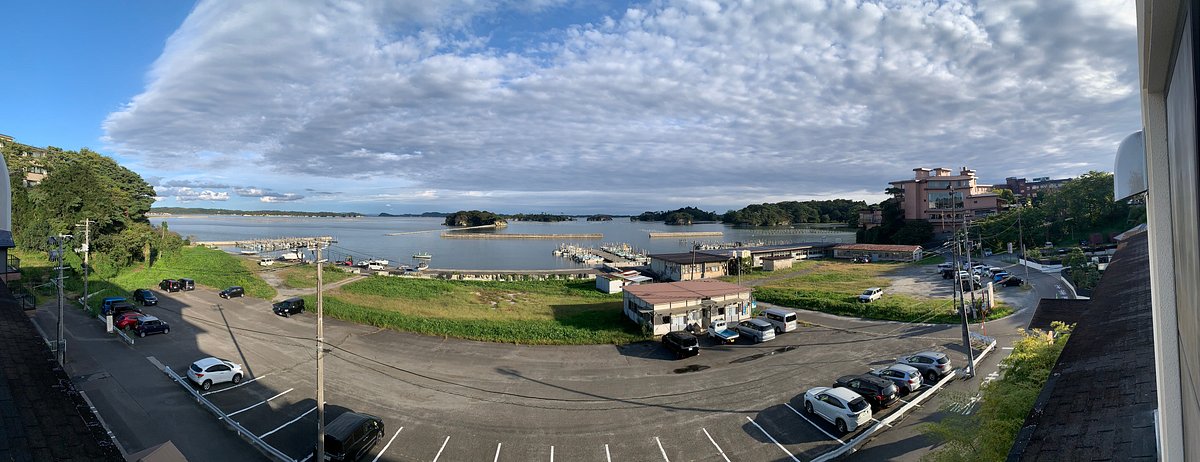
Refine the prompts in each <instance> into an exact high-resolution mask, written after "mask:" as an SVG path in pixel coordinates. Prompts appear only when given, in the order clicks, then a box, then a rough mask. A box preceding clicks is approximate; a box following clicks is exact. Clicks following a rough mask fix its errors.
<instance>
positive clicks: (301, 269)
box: [262, 265, 353, 289]
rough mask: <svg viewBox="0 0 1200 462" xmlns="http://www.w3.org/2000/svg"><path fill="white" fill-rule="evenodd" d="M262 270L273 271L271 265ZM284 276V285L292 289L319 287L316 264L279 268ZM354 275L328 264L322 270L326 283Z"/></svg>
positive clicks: (322, 277)
mask: <svg viewBox="0 0 1200 462" xmlns="http://www.w3.org/2000/svg"><path fill="white" fill-rule="evenodd" d="M262 271H272V269H271V268H270V267H268V268H267V269H264V270H262ZM278 271H279V272H280V273H281V274H282V276H283V285H284V286H287V287H288V288H291V289H313V288H316V287H317V267H316V266H314V265H294V266H290V267H287V268H283V269H279V270H278ZM351 276H353V274H350V273H348V272H345V271H342V270H340V269H336V268H332V267H329V266H326V267H325V268H324V269H323V270H322V271H321V279H322V280H323V281H324V282H325V283H326V284H332V283H335V282H338V281H341V280H343V279H346V278H348V277H351Z"/></svg>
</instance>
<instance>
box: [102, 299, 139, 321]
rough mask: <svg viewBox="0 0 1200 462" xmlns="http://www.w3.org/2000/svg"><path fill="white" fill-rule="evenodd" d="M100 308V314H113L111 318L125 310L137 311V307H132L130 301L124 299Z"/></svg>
mask: <svg viewBox="0 0 1200 462" xmlns="http://www.w3.org/2000/svg"><path fill="white" fill-rule="evenodd" d="M100 310H101V313H100V314H102V315H110V314H111V315H113V318H116V317H117V316H120V315H121V313H124V312H127V311H137V308H134V306H133V304H132V303H129V302H126V301H120V302H116V303H113V304H111V305H108V308H107V309H105V308H103V307H101V308H100Z"/></svg>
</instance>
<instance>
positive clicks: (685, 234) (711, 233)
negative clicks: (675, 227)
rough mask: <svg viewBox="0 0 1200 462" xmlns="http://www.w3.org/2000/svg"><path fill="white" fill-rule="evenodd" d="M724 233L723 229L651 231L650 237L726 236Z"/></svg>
mask: <svg viewBox="0 0 1200 462" xmlns="http://www.w3.org/2000/svg"><path fill="white" fill-rule="evenodd" d="M724 235H725V233H724V232H721V231H692V232H683V233H666V232H664V233H650V238H651V239H656V238H662V237H720V236H724Z"/></svg>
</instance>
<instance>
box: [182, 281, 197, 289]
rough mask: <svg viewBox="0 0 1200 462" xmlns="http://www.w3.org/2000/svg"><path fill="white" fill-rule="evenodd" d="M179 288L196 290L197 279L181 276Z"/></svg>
mask: <svg viewBox="0 0 1200 462" xmlns="http://www.w3.org/2000/svg"><path fill="white" fill-rule="evenodd" d="M179 290H196V281H193V280H191V279H188V278H180V279H179Z"/></svg>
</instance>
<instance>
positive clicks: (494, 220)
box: [444, 210, 508, 226]
mask: <svg viewBox="0 0 1200 462" xmlns="http://www.w3.org/2000/svg"><path fill="white" fill-rule="evenodd" d="M444 224H445V225H446V226H484V225H497V226H504V225H507V224H508V222H507V221H505V219H504V217H501V216H500V215H497V214H495V213H492V212H488V211H485V210H459V211H457V212H454V213H451V214H450V215H447V216H446V221H445V222H444Z"/></svg>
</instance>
